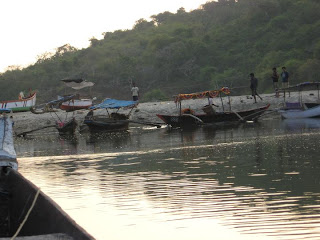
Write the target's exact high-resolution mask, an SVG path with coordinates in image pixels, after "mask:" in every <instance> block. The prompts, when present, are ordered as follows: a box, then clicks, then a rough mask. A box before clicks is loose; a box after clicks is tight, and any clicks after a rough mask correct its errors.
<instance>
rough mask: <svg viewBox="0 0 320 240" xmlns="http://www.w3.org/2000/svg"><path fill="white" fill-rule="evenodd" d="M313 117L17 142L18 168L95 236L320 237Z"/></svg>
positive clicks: (317, 134) (318, 124) (317, 132)
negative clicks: (300, 119)
mask: <svg viewBox="0 0 320 240" xmlns="http://www.w3.org/2000/svg"><path fill="white" fill-rule="evenodd" d="M319 143H320V120H317V119H309V120H307V121H281V120H266V121H262V122H260V124H254V125H253V124H247V125H241V126H239V127H235V128H220V129H214V128H200V129H197V130H194V131H189V132H182V131H179V130H175V131H168V130H167V129H164V128H162V129H156V128H154V129H153V128H140V127H136V128H131V129H130V132H129V133H127V134H110V135H105V136H90V135H81V136H77V138H76V139H67V138H61V137H59V136H58V135H57V134H55V133H48V134H42V135H35V136H33V137H32V138H30V139H16V140H15V148H16V152H17V155H18V156H19V158H18V161H19V171H20V172H21V173H22V174H23V175H24V176H25V177H26V178H28V179H29V180H31V181H32V182H33V183H34V184H36V185H37V186H38V187H40V188H41V190H42V191H43V192H45V193H46V194H47V195H48V196H50V197H51V198H52V199H54V200H55V201H56V202H57V203H58V204H59V205H60V206H61V207H62V208H63V209H64V210H65V211H66V212H67V213H68V214H69V215H70V216H71V217H72V218H73V219H75V220H76V222H78V223H79V224H80V225H81V226H82V227H83V228H85V229H86V230H87V231H88V232H89V233H90V234H91V235H93V236H94V237H95V238H96V239H99V240H105V239H113V240H114V239H119V240H120V239H121V240H123V239H139V240H145V239H148V240H149V239H175V240H177V239H184V240H186V239H202V240H205V239H237V240H239V239H320V185H319V182H320V173H319V170H320V161H319V160H320V159H319Z"/></svg>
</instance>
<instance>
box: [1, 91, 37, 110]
mask: <svg viewBox="0 0 320 240" xmlns="http://www.w3.org/2000/svg"><path fill="white" fill-rule="evenodd" d="M36 98H37V93H32V94H30V96H28V97H19V99H18V100H8V101H1V102H0V108H4V109H10V110H11V111H12V112H26V111H29V110H30V109H31V107H33V106H35V104H36Z"/></svg>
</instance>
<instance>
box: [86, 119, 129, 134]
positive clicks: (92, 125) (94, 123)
mask: <svg viewBox="0 0 320 240" xmlns="http://www.w3.org/2000/svg"><path fill="white" fill-rule="evenodd" d="M84 123H85V124H86V125H87V126H88V127H89V130H90V132H95V133H98V132H113V131H125V130H128V128H129V121H128V120H113V119H108V118H107V119H104V120H102V119H100V120H99V119H97V120H94V119H85V120H84Z"/></svg>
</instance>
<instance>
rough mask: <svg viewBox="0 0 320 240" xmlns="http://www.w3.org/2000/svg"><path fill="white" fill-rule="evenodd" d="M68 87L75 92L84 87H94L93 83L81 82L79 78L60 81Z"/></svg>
mask: <svg viewBox="0 0 320 240" xmlns="http://www.w3.org/2000/svg"><path fill="white" fill-rule="evenodd" d="M61 81H63V82H64V83H65V84H66V85H67V86H68V87H71V88H73V89H75V90H79V89H82V88H85V87H92V86H93V85H94V83H93V82H87V81H86V80H83V79H81V78H78V79H62V80H61Z"/></svg>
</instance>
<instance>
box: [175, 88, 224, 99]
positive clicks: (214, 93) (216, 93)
mask: <svg viewBox="0 0 320 240" xmlns="http://www.w3.org/2000/svg"><path fill="white" fill-rule="evenodd" d="M220 93H224V94H227V95H228V94H230V90H229V88H227V87H223V88H221V89H220V90H212V91H204V92H197V93H187V94H179V95H177V96H176V97H175V99H174V101H175V102H180V101H182V100H190V99H198V98H205V97H211V98H215V97H218V96H219V94H220Z"/></svg>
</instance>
